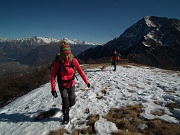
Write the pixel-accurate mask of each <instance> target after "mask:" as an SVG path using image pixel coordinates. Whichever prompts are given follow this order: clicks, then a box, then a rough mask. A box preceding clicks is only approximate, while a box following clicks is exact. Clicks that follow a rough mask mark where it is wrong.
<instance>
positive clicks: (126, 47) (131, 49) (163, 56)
mask: <svg viewBox="0 0 180 135" xmlns="http://www.w3.org/2000/svg"><path fill="white" fill-rule="evenodd" d="M115 50H116V51H117V52H119V53H120V54H121V59H124V60H127V61H128V62H137V63H141V64H146V65H149V66H155V67H160V68H170V69H180V20H178V19H170V18H166V17H156V16H146V17H144V18H142V19H141V20H139V21H138V22H137V23H135V24H133V25H132V26H130V27H129V28H128V29H126V30H125V31H124V33H123V34H121V35H120V36H119V37H117V38H114V39H113V40H111V41H109V42H107V43H106V44H105V45H103V46H97V47H95V48H90V49H88V50H86V51H84V52H82V53H80V54H79V55H78V57H77V58H78V59H80V60H81V61H83V62H97V61H98V62H99V60H101V61H107V60H110V57H111V56H112V55H113V52H114V51H115Z"/></svg>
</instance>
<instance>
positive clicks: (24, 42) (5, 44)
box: [0, 36, 98, 66]
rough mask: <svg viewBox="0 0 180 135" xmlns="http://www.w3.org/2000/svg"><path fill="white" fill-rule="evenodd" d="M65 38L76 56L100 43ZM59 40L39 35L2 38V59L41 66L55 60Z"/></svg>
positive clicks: (0, 46)
mask: <svg viewBox="0 0 180 135" xmlns="http://www.w3.org/2000/svg"><path fill="white" fill-rule="evenodd" d="M65 39H66V40H68V42H69V43H70V46H71V49H72V52H73V54H74V56H77V55H78V54H79V53H80V52H82V51H84V50H87V49H89V48H91V47H95V46H96V45H98V44H96V43H88V42H85V41H79V40H77V39H73V40H70V39H67V38H65ZM59 41H60V40H57V39H54V38H46V37H38V36H34V37H30V38H23V39H3V38H0V61H1V62H7V61H17V62H19V63H21V64H25V65H29V66H32V65H33V66H39V65H41V64H43V63H45V62H47V61H52V60H54V57H55V54H57V53H59ZM47 54H48V55H47Z"/></svg>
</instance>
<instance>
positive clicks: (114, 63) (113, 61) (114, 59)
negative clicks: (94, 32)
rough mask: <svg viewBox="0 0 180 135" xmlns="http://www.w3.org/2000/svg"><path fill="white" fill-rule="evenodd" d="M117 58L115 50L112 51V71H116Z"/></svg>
mask: <svg viewBox="0 0 180 135" xmlns="http://www.w3.org/2000/svg"><path fill="white" fill-rule="evenodd" d="M118 60H119V56H118V55H117V52H116V51H114V54H113V56H112V65H113V66H114V70H113V71H116V64H117V61H118Z"/></svg>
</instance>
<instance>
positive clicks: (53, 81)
mask: <svg viewBox="0 0 180 135" xmlns="http://www.w3.org/2000/svg"><path fill="white" fill-rule="evenodd" d="M59 67H60V65H59V62H58V61H55V62H54V66H53V69H52V73H51V91H56V75H57V73H58V69H59Z"/></svg>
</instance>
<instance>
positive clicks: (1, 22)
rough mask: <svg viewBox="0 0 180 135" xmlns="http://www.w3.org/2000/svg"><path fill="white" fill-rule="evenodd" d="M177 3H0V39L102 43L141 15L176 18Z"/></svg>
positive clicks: (155, 0)
mask: <svg viewBox="0 0 180 135" xmlns="http://www.w3.org/2000/svg"><path fill="white" fill-rule="evenodd" d="M179 5H180V0H150V1H147V0H1V1H0V37H1V38H26V37H32V36H41V37H52V38H56V39H61V38H64V37H66V38H69V39H79V40H84V41H87V42H96V43H106V42H108V41H110V40H112V39H114V38H116V37H119V36H120V35H121V34H122V33H123V32H124V31H125V30H126V29H127V28H128V27H130V26H131V25H133V24H134V23H136V22H137V21H139V20H140V19H142V18H143V17H145V16H158V17H168V18H176V19H180V8H179Z"/></svg>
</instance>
